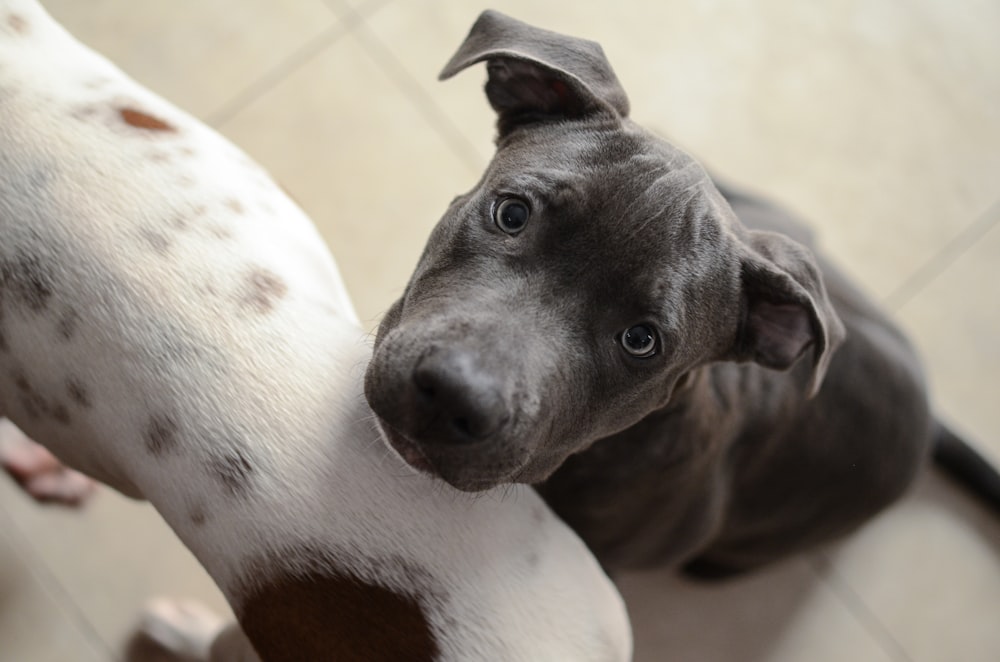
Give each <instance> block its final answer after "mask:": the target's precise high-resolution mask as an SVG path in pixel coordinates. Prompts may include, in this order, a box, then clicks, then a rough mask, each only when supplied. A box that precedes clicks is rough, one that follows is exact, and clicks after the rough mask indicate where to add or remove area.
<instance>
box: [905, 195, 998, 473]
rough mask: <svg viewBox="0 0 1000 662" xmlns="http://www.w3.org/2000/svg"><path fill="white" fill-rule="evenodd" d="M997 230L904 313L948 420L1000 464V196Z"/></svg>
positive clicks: (989, 218) (995, 218)
mask: <svg viewBox="0 0 1000 662" xmlns="http://www.w3.org/2000/svg"><path fill="white" fill-rule="evenodd" d="M984 220H985V221H987V222H992V223H993V226H992V229H991V230H990V231H989V232H988V234H986V235H985V236H984V237H983V238H982V239H981V240H979V242H978V243H976V245H975V246H973V247H972V248H971V249H970V250H968V251H967V252H966V253H964V254H963V255H962V256H961V257H960V258H959V259H958V260H957V262H956V263H955V264H953V265H952V266H950V267H949V268H948V269H947V270H946V271H945V272H944V273H942V274H941V275H939V276H938V277H937V278H935V279H934V280H933V281H932V282H931V283H930V284H929V285H927V286H926V287H925V288H924V289H923V290H922V291H921V292H919V293H918V294H917V295H916V296H914V297H913V298H912V299H911V300H909V301H908V302H906V303H905V304H904V305H903V306H902V307H901V308H900V309H899V311H898V317H899V318H900V320H901V322H902V323H903V324H904V325H905V326H906V328H907V329H908V330H909V331H910V333H911V335H912V337H913V339H914V341H915V342H916V344H917V348H918V349H919V351H920V352H921V354H922V355H923V357H924V360H925V362H926V365H927V372H928V375H929V379H930V384H931V389H932V393H933V394H934V397H935V401H936V402H937V404H938V406H939V408H940V411H941V412H942V415H943V416H944V418H945V419H946V420H948V421H950V422H952V423H953V424H954V426H955V428H956V429H957V430H959V431H961V432H963V433H965V434H967V435H968V437H969V438H970V440H973V441H975V442H976V443H977V444H978V445H979V446H980V447H982V448H983V450H984V451H986V452H989V453H991V455H992V458H993V459H994V461H996V462H997V463H998V464H1000V408H998V406H997V405H998V403H1000V386H998V385H997V375H998V374H1000V344H998V342H997V340H998V338H1000V293H998V289H997V288H998V287H1000V198H998V200H997V206H996V207H995V208H994V210H993V213H992V216H987V217H985V218H984Z"/></svg>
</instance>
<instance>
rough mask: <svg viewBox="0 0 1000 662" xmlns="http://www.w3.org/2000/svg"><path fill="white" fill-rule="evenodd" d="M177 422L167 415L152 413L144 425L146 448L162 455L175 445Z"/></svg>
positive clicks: (176, 441) (154, 453)
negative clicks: (147, 422)
mask: <svg viewBox="0 0 1000 662" xmlns="http://www.w3.org/2000/svg"><path fill="white" fill-rule="evenodd" d="M177 443H178V439H177V423H175V422H174V420H173V419H172V418H170V417H168V416H163V415H160V414H154V415H153V416H150V417H149V424H148V425H147V426H146V448H148V449H149V452H150V453H152V454H153V455H162V454H163V453H165V452H167V451H170V450H173V449H174V448H176V447H177Z"/></svg>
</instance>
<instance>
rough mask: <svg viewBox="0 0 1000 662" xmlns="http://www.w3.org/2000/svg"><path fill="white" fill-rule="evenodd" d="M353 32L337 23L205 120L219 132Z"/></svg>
mask: <svg viewBox="0 0 1000 662" xmlns="http://www.w3.org/2000/svg"><path fill="white" fill-rule="evenodd" d="M350 30H351V26H350V25H344V24H343V23H342V22H340V21H338V22H337V23H335V24H334V25H332V26H330V27H329V28H327V29H326V30H324V31H323V32H322V33H320V34H319V35H317V36H315V37H313V38H312V39H310V40H309V41H307V42H306V43H305V44H304V45H303V46H302V47H300V48H299V49H298V50H296V51H295V52H294V53H292V54H291V55H289V56H288V57H286V58H284V59H283V60H282V61H281V62H279V63H278V64H276V65H275V66H273V67H271V68H270V69H269V70H267V71H265V72H264V73H263V74H261V76H260V77H259V78H257V79H256V80H255V81H254V82H252V83H251V84H250V85H248V86H247V87H246V88H244V89H243V90H242V91H240V92H238V93H236V95H235V96H234V97H233V98H232V99H230V100H229V101H228V102H226V103H225V104H223V105H222V107H220V108H219V109H217V110H216V111H214V112H212V113H209V114H208V115H207V116H206V117H205V118H204V121H205V123H206V124H208V125H209V126H212V127H214V128H216V129H218V128H219V127H221V126H222V125H224V124H225V123H226V122H228V121H229V120H231V119H232V118H233V117H235V116H236V115H237V114H238V113H239V112H240V111H242V110H243V109H244V108H246V107H247V106H249V105H250V104H251V103H253V102H254V101H256V100H257V99H259V98H260V97H262V96H264V95H265V94H267V93H268V92H270V91H271V90H272V89H273V88H274V87H275V86H277V85H278V84H279V83H280V82H281V81H283V80H284V79H285V78H286V77H288V76H289V75H290V74H292V73H293V72H294V71H296V70H297V69H299V68H301V67H303V66H304V65H306V64H307V63H308V62H310V61H311V60H313V59H314V58H316V57H317V56H318V55H319V54H320V53H322V52H323V51H324V50H326V49H327V48H329V47H330V46H332V45H333V44H335V43H336V42H337V41H338V40H339V39H341V38H342V37H343V36H344V35H346V34H347V33H348V32H349V31H350Z"/></svg>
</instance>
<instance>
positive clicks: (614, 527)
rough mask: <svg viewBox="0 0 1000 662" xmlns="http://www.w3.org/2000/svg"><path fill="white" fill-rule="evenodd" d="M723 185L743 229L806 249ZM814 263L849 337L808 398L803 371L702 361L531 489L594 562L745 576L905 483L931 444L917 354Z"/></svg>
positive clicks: (759, 203) (788, 222) (786, 223)
mask: <svg viewBox="0 0 1000 662" xmlns="http://www.w3.org/2000/svg"><path fill="white" fill-rule="evenodd" d="M720 190H721V191H722V193H723V194H724V195H726V199H727V201H728V202H729V203H730V204H731V205H732V208H733V211H734V213H735V214H736V216H737V217H738V218H739V219H740V220H741V221H742V222H744V223H745V224H746V225H747V226H748V227H750V228H753V229H762V230H777V231H781V232H784V233H785V234H787V235H789V236H792V237H798V238H800V240H801V241H803V242H806V241H808V231H807V230H806V229H805V227H804V226H801V225H798V224H796V223H795V221H794V220H793V219H791V218H789V217H788V216H787V214H785V213H784V212H782V211H781V210H779V209H778V208H776V207H773V206H771V205H769V204H768V203H767V202H765V201H763V200H760V199H756V198H753V197H750V196H747V195H744V194H742V193H737V192H735V191H733V190H731V189H729V188H728V187H720ZM819 262H820V264H821V265H822V266H821V268H822V269H823V278H824V282H825V284H826V290H827V293H828V294H829V297H830V300H831V302H832V304H833V307H834V309H835V310H836V312H837V315H838V317H839V318H840V319H841V320H842V322H843V324H844V326H845V328H846V339H845V341H844V343H843V344H842V345H841V346H840V347H839V348H838V350H837V354H836V357H835V360H833V361H831V362H830V367H829V370H828V372H827V374H826V378H825V380H824V385H823V388H822V389H821V390H820V392H819V393H818V394H817V395H816V396H815V397H813V398H809V397H807V394H806V389H805V385H806V384H807V382H808V380H809V375H808V373H809V367H808V364H806V363H805V362H801V363H800V364H798V365H797V367H796V368H795V369H793V370H792V372H790V373H786V372H776V371H774V370H768V369H766V368H763V367H761V366H760V365H757V364H755V363H715V364H712V365H710V366H706V367H704V368H702V369H699V370H696V371H693V372H692V373H691V377H690V378H689V381H688V383H687V385H685V386H684V387H683V388H681V389H679V390H678V391H677V392H676V393H675V394H674V396H673V398H672V399H671V403H670V404H669V405H668V406H666V407H664V408H662V409H660V410H657V411H655V412H653V413H651V414H650V415H649V416H648V417H646V418H645V419H644V420H643V421H641V422H639V423H637V424H636V425H634V426H632V427H630V428H628V429H627V430H624V431H623V432H621V433H619V434H616V435H613V436H611V437H608V438H605V439H602V440H600V441H598V442H596V443H595V444H594V445H593V446H591V447H590V448H589V449H587V450H586V451H585V452H582V453H579V454H576V455H573V456H571V457H570V458H568V459H567V461H566V463H565V464H564V465H563V466H562V467H561V468H560V469H558V470H557V471H556V472H555V474H554V475H553V476H552V477H551V478H549V479H548V480H547V481H546V482H545V483H543V484H542V485H541V486H540V491H541V493H542V494H543V496H544V497H545V498H546V499H547V500H548V501H549V503H550V505H552V506H553V508H554V509H555V510H556V512H558V513H559V514H560V515H561V516H562V517H563V518H564V519H565V520H566V521H567V522H568V523H570V525H571V526H573V527H574V529H575V530H577V532H579V533H580V534H581V535H582V536H583V538H584V540H586V541H587V542H588V544H589V545H590V546H591V547H592V549H594V550H595V552H596V553H597V554H598V557H599V558H601V559H602V561H603V562H605V563H606V564H608V565H609V566H628V567H635V566H648V565H661V564H677V563H681V562H686V561H690V560H692V559H693V558H697V559H698V560H697V561H696V562H695V563H693V564H692V565H691V566H690V569H691V570H693V571H695V572H699V573H701V574H716V573H724V572H726V571H727V570H735V569H739V568H749V567H754V566H757V565H760V564H762V563H765V562H767V561H771V560H774V559H776V558H780V557H781V556H785V555H787V554H789V553H793V552H796V551H800V550H802V549H805V548H807V547H809V546H812V545H815V544H817V543H819V542H823V541H826V540H829V539H830V538H832V537H836V536H839V535H842V534H844V533H847V532H848V531H850V530H852V529H853V528H855V527H856V526H857V525H859V524H860V523H862V522H863V521H865V520H866V519H868V518H869V517H870V516H871V515H872V514H873V513H875V512H877V511H878V510H880V509H881V508H883V507H884V506H886V505H888V504H889V503H891V502H892V501H894V500H895V499H896V498H897V497H898V496H900V495H901V494H902V493H903V491H905V489H906V488H907V487H908V486H909V484H910V483H911V482H912V480H913V478H914V477H915V475H916V473H917V471H918V470H919V469H920V468H921V467H922V466H923V465H924V463H925V460H926V459H927V456H928V453H929V451H930V448H931V442H932V439H933V438H934V436H935V434H937V430H936V423H935V421H934V420H933V418H932V416H931V415H930V412H929V411H928V407H927V399H926V393H925V390H924V387H923V379H922V375H921V373H920V368H919V362H918V360H917V357H916V356H915V354H914V352H913V350H912V348H911V347H910V345H909V343H908V342H907V340H906V339H905V337H904V336H903V335H902V333H901V332H900V331H899V330H898V329H897V328H896V327H895V325H893V324H892V323H891V322H890V321H889V320H888V319H887V318H886V317H885V315H884V314H883V313H882V312H881V311H879V310H878V308H877V307H876V306H875V305H874V304H872V303H871V302H870V301H869V300H868V298H867V297H866V296H864V295H863V294H861V293H860V292H859V291H858V290H857V289H856V288H855V287H853V285H851V283H850V282H849V281H848V280H847V279H846V278H844V277H843V276H842V275H841V274H840V273H839V271H837V270H836V269H835V268H834V267H833V266H832V265H830V264H828V263H825V262H824V261H822V260H820V261H819ZM749 403H752V406H751V405H750V404H749ZM612 503H613V504H614V507H613V508H609V504H612Z"/></svg>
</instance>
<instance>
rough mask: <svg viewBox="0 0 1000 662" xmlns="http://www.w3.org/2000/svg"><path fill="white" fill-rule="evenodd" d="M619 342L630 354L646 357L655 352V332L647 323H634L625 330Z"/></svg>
mask: <svg viewBox="0 0 1000 662" xmlns="http://www.w3.org/2000/svg"><path fill="white" fill-rule="evenodd" d="M621 343H622V347H624V348H625V351H626V352H628V353H629V354H631V355H632V356H637V357H639V358H646V357H649V356H652V355H653V354H655V353H656V332H655V331H653V327H651V326H649V325H648V324H636V325H635V326H633V327H629V328H628V329H626V330H625V333H623V334H622V337H621Z"/></svg>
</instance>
